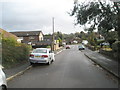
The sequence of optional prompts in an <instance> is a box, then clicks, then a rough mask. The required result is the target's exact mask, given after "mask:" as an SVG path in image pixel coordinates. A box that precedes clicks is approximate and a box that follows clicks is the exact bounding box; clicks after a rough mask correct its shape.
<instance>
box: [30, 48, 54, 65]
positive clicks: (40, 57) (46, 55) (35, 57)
mask: <svg viewBox="0 0 120 90" xmlns="http://www.w3.org/2000/svg"><path fill="white" fill-rule="evenodd" d="M29 61H30V64H31V65H32V64H34V63H46V64H48V65H49V64H51V62H53V61H55V56H54V53H53V52H52V51H51V50H50V49H48V48H36V49H34V50H33V51H32V53H31V54H30V57H29Z"/></svg>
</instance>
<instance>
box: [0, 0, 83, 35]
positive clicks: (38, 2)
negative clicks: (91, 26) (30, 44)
mask: <svg viewBox="0 0 120 90" xmlns="http://www.w3.org/2000/svg"><path fill="white" fill-rule="evenodd" d="M72 8H73V0H3V1H2V2H0V11H1V12H0V13H1V14H0V18H1V20H0V28H3V29H5V30H7V31H22V30H23V31H25V30H28V31H29V30H42V32H43V33H44V34H47V33H52V17H54V18H55V31H61V32H63V33H74V32H80V31H81V30H83V29H82V28H80V27H79V26H74V24H73V23H74V18H73V17H70V16H69V15H68V13H67V12H69V11H70V9H72Z"/></svg>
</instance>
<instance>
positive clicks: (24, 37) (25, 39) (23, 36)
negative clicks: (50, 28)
mask: <svg viewBox="0 0 120 90" xmlns="http://www.w3.org/2000/svg"><path fill="white" fill-rule="evenodd" d="M10 33H12V34H14V35H16V36H17V37H19V41H21V42H22V43H26V44H34V43H36V42H39V41H43V33H42V31H20V32H10Z"/></svg>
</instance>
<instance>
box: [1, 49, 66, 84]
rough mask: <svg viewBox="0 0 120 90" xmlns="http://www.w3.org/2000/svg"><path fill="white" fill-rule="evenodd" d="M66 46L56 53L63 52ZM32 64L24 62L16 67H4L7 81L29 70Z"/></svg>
mask: <svg viewBox="0 0 120 90" xmlns="http://www.w3.org/2000/svg"><path fill="white" fill-rule="evenodd" d="M63 49H64V48H62V47H61V48H60V49H59V50H55V51H54V53H55V55H57V54H59V53H60V52H62V50H63ZM31 67H32V66H31V65H30V63H29V62H23V64H22V65H17V66H16V67H14V68H10V69H3V71H4V72H5V74H6V78H7V82H8V81H10V80H12V79H13V78H15V77H16V76H19V75H21V74H23V73H24V72H25V71H27V70H29V69H30V68H31Z"/></svg>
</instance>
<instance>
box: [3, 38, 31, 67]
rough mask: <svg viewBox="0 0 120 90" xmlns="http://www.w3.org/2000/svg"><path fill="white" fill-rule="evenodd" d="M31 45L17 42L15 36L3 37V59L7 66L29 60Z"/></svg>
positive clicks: (4, 64)
mask: <svg viewBox="0 0 120 90" xmlns="http://www.w3.org/2000/svg"><path fill="white" fill-rule="evenodd" d="M29 50H30V48H29V46H27V45H25V44H22V43H17V41H16V40H14V39H13V38H3V39H2V61H3V66H4V67H5V68H9V67H11V66H13V65H16V64H18V63H21V62H24V61H27V60H28V55H29Z"/></svg>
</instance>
